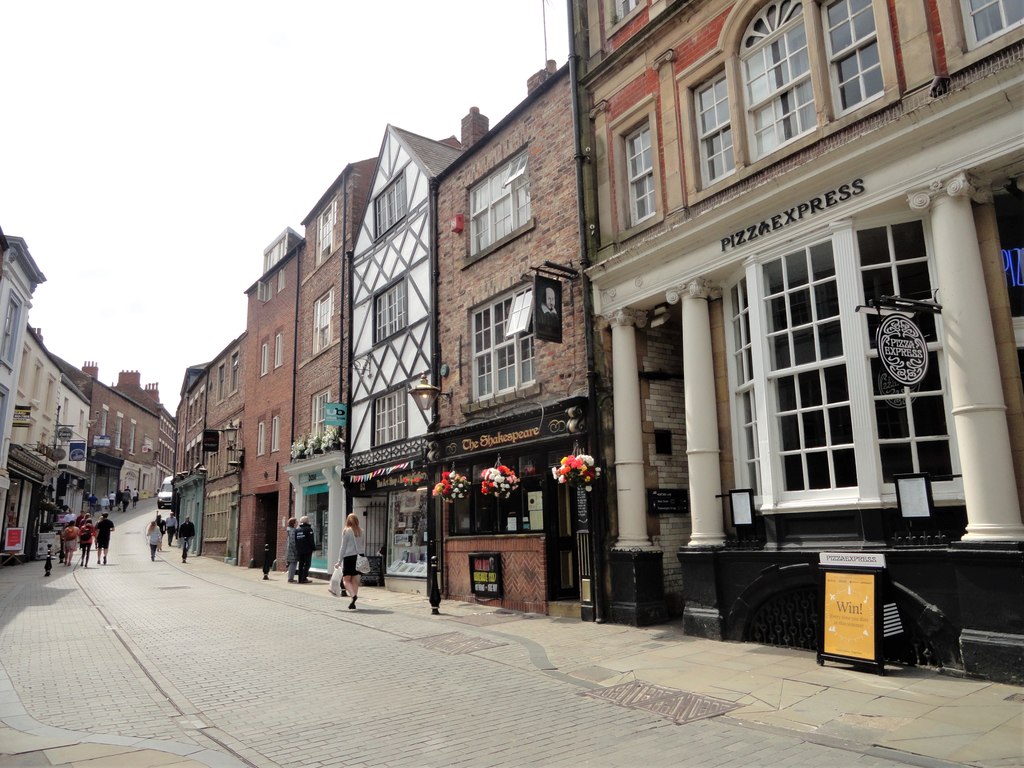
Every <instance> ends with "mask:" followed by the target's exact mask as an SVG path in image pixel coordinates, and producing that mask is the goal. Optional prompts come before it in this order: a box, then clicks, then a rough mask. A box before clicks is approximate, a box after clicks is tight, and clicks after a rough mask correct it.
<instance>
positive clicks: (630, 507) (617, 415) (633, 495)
mask: <svg viewBox="0 0 1024 768" xmlns="http://www.w3.org/2000/svg"><path fill="white" fill-rule="evenodd" d="M607 319H608V322H609V324H610V325H611V329H612V387H613V388H614V390H615V397H614V401H615V409H614V421H615V498H616V501H617V502H618V516H619V537H618V539H617V540H616V542H615V544H614V545H613V546H612V549H628V550H637V549H640V550H653V549H655V547H654V545H653V544H652V543H651V538H650V536H649V535H648V533H647V487H646V485H645V484H644V443H643V428H642V426H641V418H642V416H641V413H640V366H639V362H638V361H637V357H636V329H637V328H643V327H644V326H645V325H646V324H647V313H646V312H643V311H640V310H633V309H620V310H617V311H616V312H614V313H612V314H611V315H610V316H608V318H607Z"/></svg>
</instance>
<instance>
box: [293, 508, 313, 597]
mask: <svg viewBox="0 0 1024 768" xmlns="http://www.w3.org/2000/svg"><path fill="white" fill-rule="evenodd" d="M315 549H316V540H315V539H314V538H313V527H312V526H311V525H310V524H309V517H308V516H307V515H303V516H302V517H300V518H299V527H298V528H296V529H295V554H296V556H297V558H298V561H299V584H309V566H310V564H311V563H312V562H313V551H314V550H315Z"/></svg>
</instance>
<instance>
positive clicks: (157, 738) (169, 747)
mask: <svg viewBox="0 0 1024 768" xmlns="http://www.w3.org/2000/svg"><path fill="white" fill-rule="evenodd" d="M164 557H165V558H166V562H164V563H162V564H161V565H162V567H169V566H170V567H173V568H175V569H177V570H179V571H181V572H182V576H186V577H191V578H196V579H201V580H203V581H207V582H211V583H215V584H218V585H222V586H226V587H229V588H230V589H232V590H236V591H239V592H242V593H247V594H252V595H257V596H260V597H261V598H264V599H267V600H268V601H275V602H276V601H280V602H285V601H288V602H294V601H296V600H298V601H302V602H303V603H306V604H308V605H310V606H312V608H313V609H314V610H317V609H318V608H317V606H320V609H322V610H330V611H335V610H336V609H337V608H338V607H340V606H341V605H342V603H341V601H339V600H338V599H337V598H335V597H333V596H332V595H330V594H329V592H328V591H327V586H326V583H325V582H314V583H312V584H309V585H297V584H288V583H287V582H286V581H285V578H284V574H281V573H275V574H271V575H270V578H269V580H266V581H265V580H263V574H262V572H261V571H257V570H250V569H239V568H234V567H230V566H227V565H224V564H222V563H220V562H216V561H214V560H210V559H206V558H192V559H190V560H189V562H188V564H187V566H182V565H181V564H180V563H179V562H177V560H178V558H176V557H174V556H173V555H169V554H167V553H165V555H164ZM146 559H147V560H148V557H147V558H146ZM57 567H58V566H55V569H56V568H57ZM42 569H43V564H42V563H40V562H36V563H30V564H28V565H23V566H15V567H11V568H3V569H0V618H3V611H4V610H7V609H8V608H10V607H11V604H12V603H15V602H16V601H17V594H18V587H19V585H28V583H29V582H32V581H35V580H38V579H40V577H41V575H42ZM91 571H92V569H90V573H91ZM103 575H104V576H106V575H107V574H103ZM110 575H111V576H113V575H114V574H113V573H111V574H110ZM62 583H63V582H62ZM359 607H360V608H363V609H364V610H362V611H360V610H356V611H352V612H347V611H346V612H345V613H346V614H349V615H347V616H346V619H347V620H352V621H358V622H359V623H360V624H362V625H364V626H366V627H367V628H373V629H380V630H382V631H388V632H394V631H395V628H396V627H397V626H399V625H400V623H401V622H402V621H405V622H406V623H408V622H409V621H412V620H413V619H415V620H416V621H421V620H424V619H425V620H426V621H431V622H436V624H437V635H436V638H437V639H438V642H444V641H445V640H446V639H448V640H450V639H451V638H455V637H458V638H462V639H463V640H464V638H465V637H466V636H470V637H471V638H479V639H481V640H487V639H490V640H491V641H492V643H493V645H495V646H496V647H497V648H498V650H489V649H488V648H487V647H486V643H483V644H482V645H481V647H480V648H479V649H475V650H474V653H476V654H477V655H478V656H481V657H484V658H488V657H489V654H491V653H493V654H494V655H493V656H492V658H494V659H495V661H502V663H507V662H505V661H504V660H505V659H507V658H508V655H507V654H505V655H504V656H499V655H498V651H500V649H501V647H507V646H508V645H513V644H514V645H516V646H518V647H520V648H522V649H523V650H524V651H525V653H524V654H522V656H521V658H522V659H523V662H522V664H523V665H524V666H526V667H532V668H533V669H534V670H535V671H537V672H540V673H542V674H545V675H549V676H551V677H554V678H556V679H559V680H562V681H564V682H565V683H567V684H571V685H573V686H576V687H577V688H579V689H580V691H581V692H582V694H583V695H586V696H595V697H600V698H603V699H606V700H608V701H611V702H614V703H616V704H619V705H621V706H625V707H630V708H633V709H646V710H648V711H654V712H655V713H656V714H657V715H659V716H661V717H667V718H669V719H674V720H675V722H687V721H688V720H686V718H691V719H693V718H696V717H707V716H708V715H709V714H716V713H717V712H722V713H723V714H717V717H716V720H717V721H732V722H734V723H736V724H741V725H743V726H744V727H756V728H760V729H763V730H764V732H765V734H766V738H768V736H767V735H768V734H780V733H781V734H787V735H789V736H796V737H798V738H800V739H801V740H804V741H807V742H812V743H817V744H822V745H827V746H830V747H837V748H840V749H846V748H850V750H851V754H853V753H856V754H857V755H858V756H865V755H866V756H868V758H870V757H871V756H875V757H877V758H878V760H879V764H883V763H885V764H890V763H888V762H887V761H892V762H895V763H904V764H909V765H918V766H933V767H934V768H938V767H939V766H949V765H972V766H984V767H985V768H1005V767H1008V766H1021V765H1024V689H1022V688H1017V687H1013V686H1006V685H999V684H993V683H986V682H982V681H976V680H968V679H959V678H956V677H951V676H947V675H942V674H939V673H937V672H936V671H934V670H929V669H920V668H918V669H914V668H902V667H891V668H889V669H888V670H887V674H886V675H885V676H884V677H883V676H878V675H875V674H871V673H866V672H859V671H853V670H851V669H847V668H844V667H843V666H841V665H834V664H829V665H826V666H824V667H819V666H818V665H817V663H816V661H815V656H814V654H813V653H807V652H800V651H791V650H785V649H774V648H766V647H762V646H757V645H747V644H735V643H718V642H712V641H707V640H701V639H697V638H692V637H687V636H685V635H683V634H682V633H681V632H680V631H679V630H678V628H677V626H676V625H675V624H666V625H661V626H657V627H649V628H642V629H638V628H633V627H625V626H621V625H612V624H594V623H584V622H580V621H578V620H574V619H563V618H551V617H545V616H537V615H533V614H520V613H514V612H510V611H504V610H499V609H495V608H493V607H489V606H484V605H478V604H473V603H461V602H455V601H445V602H444V603H442V605H441V615H440V616H435V617H430V615H429V614H430V607H429V605H428V604H427V601H426V599H425V598H424V597H423V596H421V595H409V594H400V593H394V592H388V591H386V590H384V589H380V588H374V587H364V588H363V589H362V590H361V592H360V598H359ZM33 609H38V607H33ZM366 609H369V610H366ZM376 609H381V610H376ZM403 616H404V617H405V618H404V619H402V618H401V617H403ZM431 637H434V636H431ZM421 639H422V638H421ZM499 643H501V644H503V646H501V647H498V644H499ZM130 651H131V648H130V647H129V652H130ZM154 683H155V685H156V686H157V687H158V688H160V689H161V690H173V681H167V680H160V679H156V680H155V681H154ZM31 695H32V696H33V697H35V696H43V695H44V694H43V693H42V692H39V693H36V692H35V691H33V692H32V694H31ZM35 701H36V700H35V698H33V702H35ZM716 708H717V709H716ZM711 710H714V711H711ZM189 717H192V718H194V720H195V721H196V722H195V723H194V724H193V725H192V726H190V727H187V728H185V729H184V730H179V731H176V733H188V734H189V735H190V736H191V735H192V734H195V737H194V738H193V739H192V741H194V743H188V742H185V741H181V740H180V739H178V740H176V739H174V738H171V736H172V735H173V734H171V733H167V734H164V733H156V732H154V736H153V737H152V738H127V737H120V736H117V735H105V734H97V733H96V732H84V731H81V732H80V731H74V730H68V729H63V728H56V727H51V726H49V725H46V724H44V723H41V722H38V721H37V720H35V719H33V718H32V717H31V716H29V715H28V713H27V710H26V708H25V706H24V704H23V702H22V701H21V699H20V698H19V694H18V691H17V690H16V688H15V686H14V685H13V684H12V682H11V680H10V678H9V677H8V673H7V670H6V669H5V668H4V666H3V662H2V660H0V767H2V768H7V767H8V766H89V767H91V768H92V767H94V768H100V767H101V766H103V767H106V766H126V767H134V766H141V767H145V766H172V767H174V768H178V767H181V768H184V767H185V766H193V767H196V768H198V766H211V767H212V768H219V767H220V766H224V767H225V768H227V767H233V766H246V765H251V764H254V763H253V762H252V761H250V760H248V759H247V758H246V757H245V750H244V745H238V744H234V743H232V742H231V740H230V739H226V738H224V739H221V740H217V739H216V738H215V737H216V735H217V734H216V732H215V731H212V730H211V729H210V728H209V727H208V726H207V728H206V730H203V723H202V712H199V711H196V712H194V713H193V714H191V715H189ZM186 725H187V724H186ZM109 727H110V730H111V731H113V730H114V727H113V726H112V725H111V726H109ZM210 734H213V737H210V738H206V737H208V736H209V735H210ZM231 752H233V753H234V754H233V755H232V754H230V753H231ZM740 764H742V763H737V765H740ZM751 764H753V763H751ZM761 764H767V763H761ZM860 764H862V763H858V765H860Z"/></svg>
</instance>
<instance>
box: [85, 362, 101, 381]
mask: <svg viewBox="0 0 1024 768" xmlns="http://www.w3.org/2000/svg"><path fill="white" fill-rule="evenodd" d="M82 373H84V374H85V375H86V376H88V377H89V378H90V379H98V378H99V377H100V367H99V366H98V365H97V364H96V363H94V362H93V361H91V360H86V361H85V363H84V364H83V365H82Z"/></svg>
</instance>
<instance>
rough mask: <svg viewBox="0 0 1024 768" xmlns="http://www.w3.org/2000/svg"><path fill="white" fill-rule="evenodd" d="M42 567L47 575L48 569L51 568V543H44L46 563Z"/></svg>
mask: <svg viewBox="0 0 1024 768" xmlns="http://www.w3.org/2000/svg"><path fill="white" fill-rule="evenodd" d="M61 550H62V551H63V547H61ZM44 567H45V569H46V574H45V575H46V576H49V575H50V571H51V570H53V545H52V544H47V545H46V565H45V566H44Z"/></svg>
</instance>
